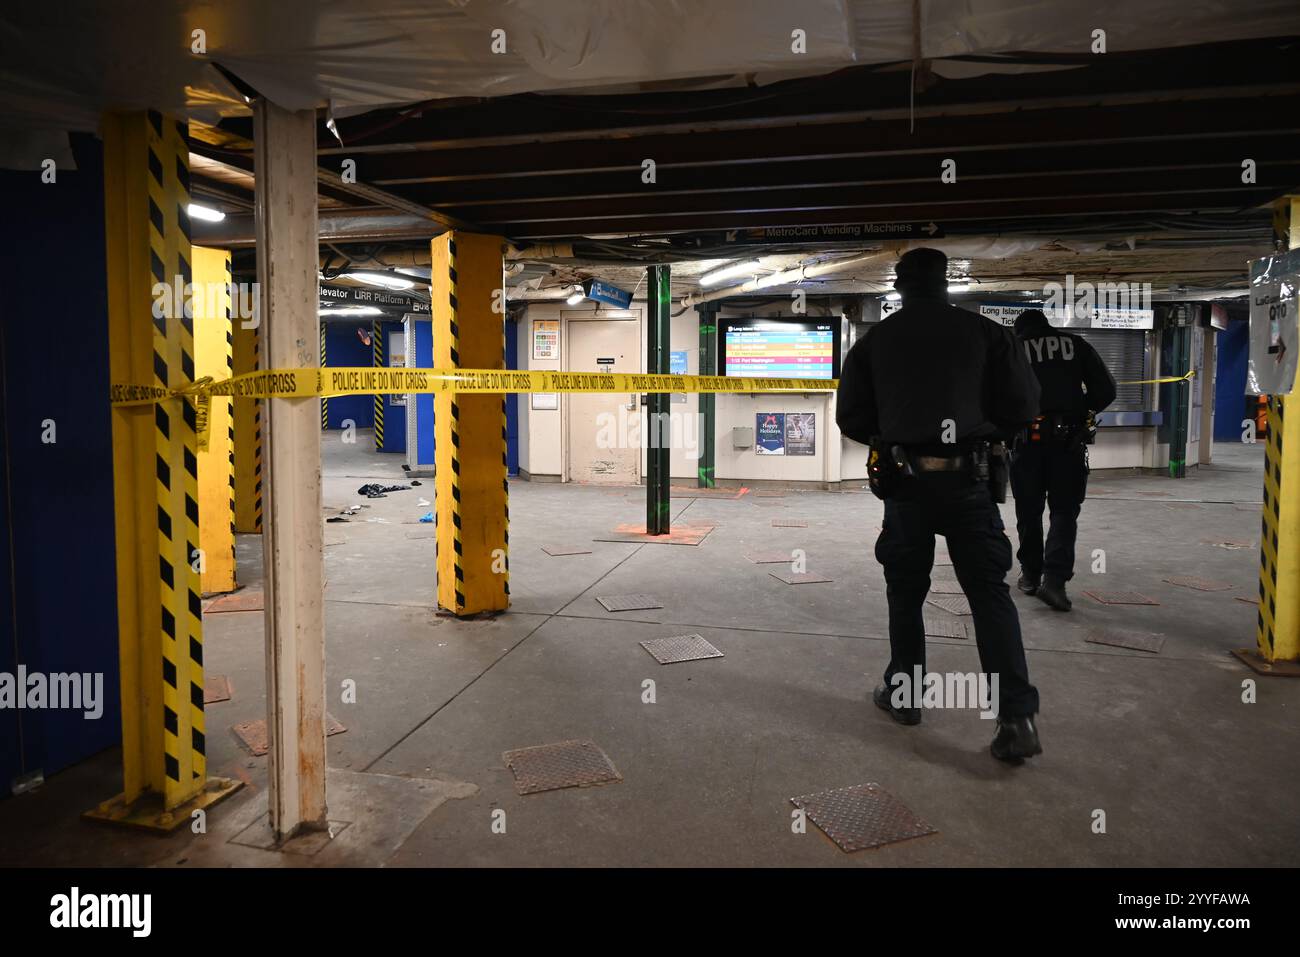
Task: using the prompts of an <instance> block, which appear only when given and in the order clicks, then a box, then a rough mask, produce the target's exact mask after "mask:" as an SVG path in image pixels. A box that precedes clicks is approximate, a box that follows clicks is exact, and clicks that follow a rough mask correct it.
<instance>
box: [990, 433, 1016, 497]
mask: <svg viewBox="0 0 1300 957" xmlns="http://www.w3.org/2000/svg"><path fill="white" fill-rule="evenodd" d="M1010 479H1011V457H1010V455H1008V453H1007V445H1006V443H1005V442H1002V441H997V442H990V443H989V445H988V483H989V497H990V498H991V499H993V501H995V502H997V503H999V504H1001V503H1003V502H1005V501H1006V500H1007V484H1008V482H1009V481H1010Z"/></svg>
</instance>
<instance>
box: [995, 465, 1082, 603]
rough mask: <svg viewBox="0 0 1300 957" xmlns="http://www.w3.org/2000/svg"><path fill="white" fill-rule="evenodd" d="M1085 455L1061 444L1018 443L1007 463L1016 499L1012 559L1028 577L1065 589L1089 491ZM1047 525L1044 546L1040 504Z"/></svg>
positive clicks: (1072, 564) (1069, 576)
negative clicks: (1045, 512)
mask: <svg viewBox="0 0 1300 957" xmlns="http://www.w3.org/2000/svg"><path fill="white" fill-rule="evenodd" d="M1086 456H1087V451H1086V450H1085V448H1084V446H1082V445H1075V446H1073V447H1072V448H1071V447H1070V446H1068V445H1067V444H1066V443H1063V442H1034V443H1032V444H1030V443H1022V444H1021V445H1020V446H1018V447H1017V448H1016V451H1015V454H1014V456H1013V457H1012V460H1011V493H1012V494H1013V495H1014V496H1015V497H1016V534H1017V535H1019V536H1020V548H1019V549H1018V550H1017V551H1016V558H1017V559H1018V560H1019V561H1020V567H1021V569H1022V570H1023V571H1024V573H1025V574H1026V575H1028V576H1029V577H1030V578H1039V577H1042V578H1047V579H1050V580H1052V581H1055V582H1059V583H1061V584H1064V583H1065V582H1068V581H1069V580H1070V579H1071V578H1073V577H1074V540H1075V538H1076V537H1078V534H1079V510H1080V508H1082V506H1083V499H1084V496H1085V495H1086V494H1087V491H1088V463H1087V458H1086ZM1044 503H1046V504H1047V510H1048V514H1049V516H1050V524H1049V525H1048V529H1047V542H1046V546H1044V542H1043V504H1044Z"/></svg>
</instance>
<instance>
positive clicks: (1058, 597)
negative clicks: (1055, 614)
mask: <svg viewBox="0 0 1300 957" xmlns="http://www.w3.org/2000/svg"><path fill="white" fill-rule="evenodd" d="M1037 594H1038V597H1039V598H1040V599H1042V601H1043V604H1045V605H1047V607H1049V608H1055V609H1056V610H1057V611H1069V610H1070V608H1071V604H1070V596H1069V595H1067V594H1066V593H1065V582H1056V581H1052V580H1051V579H1050V578H1044V579H1043V583H1042V584H1041V585H1039V586H1038V592H1037Z"/></svg>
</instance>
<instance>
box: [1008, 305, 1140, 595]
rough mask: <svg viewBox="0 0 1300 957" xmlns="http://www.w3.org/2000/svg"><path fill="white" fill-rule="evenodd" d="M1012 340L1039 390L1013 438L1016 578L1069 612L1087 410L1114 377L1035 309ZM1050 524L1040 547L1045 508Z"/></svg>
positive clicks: (1083, 344) (1097, 407) (1111, 390)
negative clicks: (1032, 411)
mask: <svg viewBox="0 0 1300 957" xmlns="http://www.w3.org/2000/svg"><path fill="white" fill-rule="evenodd" d="M1016 336H1017V337H1018V338H1019V339H1020V341H1021V343H1022V344H1023V346H1024V350H1025V356H1026V357H1027V358H1028V359H1029V362H1030V364H1031V365H1032V366H1033V369H1034V373H1035V374H1036V375H1037V377H1038V385H1039V387H1040V389H1041V391H1042V395H1041V398H1040V399H1039V403H1038V404H1039V408H1040V410H1041V412H1042V414H1041V415H1039V416H1038V417H1037V418H1036V419H1035V420H1034V421H1033V422H1032V423H1031V424H1030V425H1029V427H1028V428H1027V429H1025V430H1024V432H1023V433H1021V435H1020V436H1019V437H1017V439H1016V444H1015V450H1014V452H1013V454H1012V460H1011V491H1012V493H1013V494H1014V495H1015V497H1016V533H1017V535H1019V537H1020V549H1019V550H1018V551H1017V553H1016V557H1017V558H1018V559H1019V560H1020V572H1021V573H1020V580H1019V582H1017V587H1018V588H1019V589H1020V590H1021V591H1022V592H1024V593H1025V594H1026V595H1037V596H1038V597H1039V598H1040V599H1042V601H1043V602H1045V603H1046V604H1047V605H1048V606H1049V607H1051V608H1055V609H1056V610H1057V611H1069V610H1070V599H1069V596H1067V595H1066V593H1065V583H1066V582H1067V581H1069V580H1070V579H1071V578H1072V577H1073V575H1074V540H1075V536H1076V535H1077V534H1078V530H1079V526H1078V519H1079V510H1080V508H1081V507H1082V505H1083V498H1084V494H1085V493H1086V491H1087V488H1088V442H1089V441H1091V439H1092V437H1093V436H1094V435H1095V429H1096V427H1095V425H1094V424H1093V420H1092V417H1091V415H1090V413H1094V412H1100V411H1101V410H1102V409H1104V408H1106V407H1107V406H1108V405H1110V404H1111V403H1112V402H1114V401H1115V379H1114V378H1113V377H1112V376H1111V374H1110V370H1108V369H1107V368H1106V364H1105V363H1104V362H1102V361H1101V357H1100V356H1099V355H1097V350H1096V349H1094V348H1093V347H1092V345H1091V344H1090V343H1089V342H1088V341H1087V340H1086V339H1082V338H1080V337H1079V336H1076V335H1072V334H1071V333H1068V332H1066V331H1065V330H1063V329H1054V328H1052V326H1051V325H1050V324H1048V321H1047V317H1046V316H1045V315H1044V314H1043V313H1042V311H1041V310H1038V309H1029V310H1026V311H1025V312H1022V313H1021V314H1020V315H1019V316H1018V317H1017V318H1016ZM1044 503H1046V505H1047V510H1048V515H1049V518H1050V524H1049V525H1048V529H1047V541H1046V545H1044V542H1043V505H1044Z"/></svg>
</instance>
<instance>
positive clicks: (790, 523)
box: [772, 518, 808, 528]
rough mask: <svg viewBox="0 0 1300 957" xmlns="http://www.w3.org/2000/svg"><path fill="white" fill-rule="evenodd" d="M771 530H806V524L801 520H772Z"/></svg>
mask: <svg viewBox="0 0 1300 957" xmlns="http://www.w3.org/2000/svg"><path fill="white" fill-rule="evenodd" d="M772 527H773V528H807V527H808V523H807V522H806V521H805V520H804V519H802V518H774V519H772Z"/></svg>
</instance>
